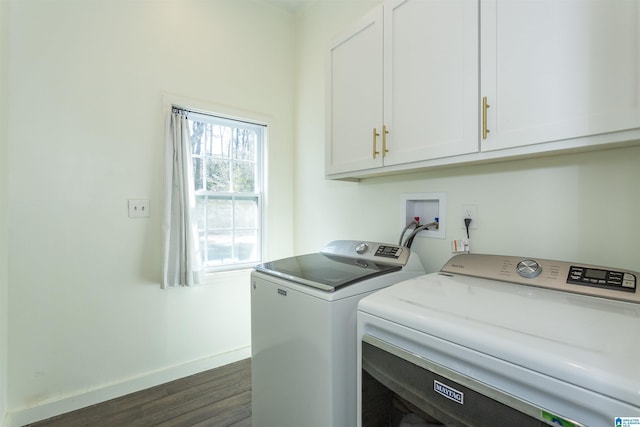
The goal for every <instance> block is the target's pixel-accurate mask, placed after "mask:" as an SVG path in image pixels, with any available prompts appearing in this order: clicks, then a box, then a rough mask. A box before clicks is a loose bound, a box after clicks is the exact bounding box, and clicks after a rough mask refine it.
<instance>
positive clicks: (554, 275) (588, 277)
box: [441, 254, 640, 304]
mask: <svg viewBox="0 0 640 427" xmlns="http://www.w3.org/2000/svg"><path fill="white" fill-rule="evenodd" d="M441 271H442V272H445V273H452V274H462V275H465V276H473V277H480V278H485V279H494V280H501V281H504V282H511V283H514V284H520V285H529V286H537V287H541V288H548V289H554V290H559V291H564V292H572V293H578V294H585V295H591V296H597V297H602V298H609V299H617V300H623V301H628V302H635V303H639V304H640V291H639V290H638V277H640V274H639V273H637V272H634V271H629V270H621V269H612V268H607V267H601V266H595V265H588V264H578V263H569V262H564V261H553V260H547V259H531V258H519V257H513V256H502V255H482V254H460V255H456V256H454V257H453V258H451V259H450V260H449V261H448V262H447V263H446V264H445V266H444V267H442V270H441Z"/></svg>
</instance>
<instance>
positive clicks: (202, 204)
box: [187, 112, 266, 271]
mask: <svg viewBox="0 0 640 427" xmlns="http://www.w3.org/2000/svg"><path fill="white" fill-rule="evenodd" d="M187 120H188V132H189V140H190V143H191V153H192V159H193V183H194V192H195V198H196V210H197V220H198V224H197V226H198V242H199V248H200V255H201V258H202V259H201V261H202V266H203V267H204V268H205V271H207V270H208V271H215V270H224V269H232V268H242V267H248V266H249V265H252V264H255V263H257V262H259V261H260V260H261V259H262V192H263V189H262V185H263V179H262V170H263V168H262V153H263V148H264V140H265V130H266V127H265V126H264V125H259V124H254V123H249V122H244V121H239V120H232V119H228V118H223V117H217V116H214V115H209V114H203V113H194V112H189V114H188V115H187Z"/></svg>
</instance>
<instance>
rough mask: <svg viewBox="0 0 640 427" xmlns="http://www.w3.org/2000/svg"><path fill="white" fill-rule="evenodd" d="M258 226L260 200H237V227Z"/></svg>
mask: <svg viewBox="0 0 640 427" xmlns="http://www.w3.org/2000/svg"><path fill="white" fill-rule="evenodd" d="M257 227H258V200H257V199H255V200H236V224H235V228H236V229H238V228H257Z"/></svg>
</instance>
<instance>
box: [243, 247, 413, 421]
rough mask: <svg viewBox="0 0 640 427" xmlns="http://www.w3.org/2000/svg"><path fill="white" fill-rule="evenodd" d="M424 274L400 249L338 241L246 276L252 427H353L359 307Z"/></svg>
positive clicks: (263, 265)
mask: <svg viewBox="0 0 640 427" xmlns="http://www.w3.org/2000/svg"><path fill="white" fill-rule="evenodd" d="M421 274H424V268H423V267H422V263H421V262H420V260H419V259H418V258H417V256H416V255H415V254H412V253H411V252H410V250H409V249H408V248H406V247H402V246H397V245H388V244H382V243H375V242H362V241H351V240H339V241H335V242H332V243H330V244H329V245H327V246H326V247H325V248H324V249H323V250H322V251H321V252H320V253H312V254H307V255H301V256H295V257H291V258H285V259H281V260H277V261H273V262H268V263H265V264H262V265H259V266H257V267H256V269H255V271H254V272H252V274H251V353H252V361H251V375H252V378H251V383H252V385H251V407H252V409H251V412H252V413H251V419H252V425H253V426H254V427H298V426H300V427H302V426H304V427H352V426H354V425H355V423H356V395H357V391H356V365H357V359H356V343H357V337H356V310H357V304H358V301H359V300H360V299H361V298H362V297H364V296H366V295H369V294H371V293H372V292H374V291H376V290H378V289H381V288H384V287H387V286H389V285H392V284H394V283H397V282H400V281H403V280H406V279H409V278H412V277H415V276H418V275H421Z"/></svg>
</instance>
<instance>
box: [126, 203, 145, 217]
mask: <svg viewBox="0 0 640 427" xmlns="http://www.w3.org/2000/svg"><path fill="white" fill-rule="evenodd" d="M148 217H149V199H129V218H148Z"/></svg>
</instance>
